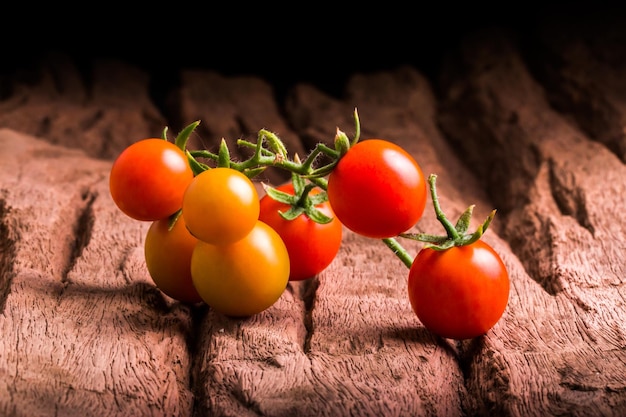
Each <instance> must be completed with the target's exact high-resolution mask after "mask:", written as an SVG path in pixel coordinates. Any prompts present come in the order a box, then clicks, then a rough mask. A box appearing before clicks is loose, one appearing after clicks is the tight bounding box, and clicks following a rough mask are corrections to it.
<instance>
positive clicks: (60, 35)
mask: <svg viewBox="0 0 626 417" xmlns="http://www.w3.org/2000/svg"><path fill="white" fill-rule="evenodd" d="M131 6H132V7H131ZM339 6H340V3H338V2H337V3H335V4H331V5H325V6H324V5H319V4H316V3H294V4H293V5H291V4H287V5H282V6H268V5H266V4H263V5H259V4H256V3H255V5H245V4H240V3H237V4H235V3H232V4H224V3H219V4H217V3H185V2H182V3H181V2H179V3H168V4H164V5H158V6H157V5H149V7H145V6H139V7H137V6H135V5H133V4H130V3H129V4H121V5H115V4H110V3H106V4H105V3H100V4H93V3H90V4H85V6H80V5H78V6H77V5H72V6H64V5H63V4H58V3H55V4H50V5H47V6H40V5H22V6H20V5H19V3H18V4H16V5H15V6H14V8H13V9H12V10H11V11H10V12H9V13H4V16H3V19H4V20H5V21H4V24H2V25H1V26H0V37H1V39H2V45H3V46H2V47H3V54H2V56H3V57H4V58H3V62H2V65H1V68H0V73H9V72H15V71H20V70H21V69H22V68H25V67H29V66H32V65H36V64H37V62H38V60H39V59H40V58H41V57H42V56H45V55H46V54H47V53H48V52H50V51H57V52H64V53H67V54H69V55H70V56H71V57H73V58H75V59H76V60H77V62H79V63H82V64H85V65H88V63H89V62H90V61H91V60H93V59H94V58H100V57H108V58H118V59H122V60H125V61H128V62H129V63H132V64H136V65H138V66H140V67H142V68H144V69H146V70H147V71H149V72H150V73H151V74H153V75H154V76H155V77H156V78H157V79H163V80H165V79H169V80H171V79H172V77H175V74H176V73H177V71H178V70H179V69H181V68H207V69H213V70H216V71H219V72H221V73H223V74H224V75H257V76H261V77H263V78H265V79H267V80H268V81H269V82H271V83H272V84H274V85H275V86H276V88H277V89H278V90H281V89H285V88H288V87H289V86H290V85H292V84H294V83H297V82H311V83H313V84H316V85H318V86H320V87H321V88H323V89H325V90H328V91H329V92H336V93H339V91H340V89H341V87H342V86H343V85H344V82H345V80H346V78H347V77H348V76H349V75H350V74H352V73H354V72H367V71H376V70H386V69H392V68H395V67H397V66H399V65H403V64H408V65H413V66H415V67H417V68H419V69H420V70H421V71H422V72H423V73H425V74H426V75H429V76H430V75H435V74H436V73H437V72H438V70H439V65H440V64H441V60H442V57H443V55H444V54H445V53H446V52H447V51H448V50H450V48H453V47H454V46H455V45H456V44H457V43H458V42H459V41H460V40H462V39H463V38H464V37H465V36H467V34H468V33H470V32H473V31H476V30H480V29H482V28H485V27H488V26H504V27H507V28H510V29H512V30H514V31H516V32H519V33H521V34H522V35H523V34H525V33H528V32H532V30H533V29H534V27H535V26H536V25H537V24H538V23H539V22H545V21H546V20H548V21H549V20H553V21H560V20H563V19H571V18H575V19H587V18H591V17H593V16H595V15H598V14H603V13H605V14H606V13H608V14H614V13H617V11H618V10H619V12H621V10H620V8H619V6H610V5H602V4H601V3H598V2H584V1H578V2H555V1H552V2H543V3H536V4H535V3H530V2H500V3H485V4H481V3H474V2H464V3H456V2H414V3H405V4H394V3H381V2H378V3H375V4H371V5H368V6H365V5H363V4H360V5H356V6H354V5H353V6H349V5H345V4H341V7H339Z"/></svg>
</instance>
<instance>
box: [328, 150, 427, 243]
mask: <svg viewBox="0 0 626 417" xmlns="http://www.w3.org/2000/svg"><path fill="white" fill-rule="evenodd" d="M426 198H427V184H426V180H425V179H424V174H423V173H422V169H421V167H420V166H419V165H418V163H417V162H416V161H415V159H414V158H413V157H412V156H411V155H410V154H409V153H408V152H406V151H405V150H404V149H403V148H401V147H400V146H398V145H396V144H394V143H392V142H389V141H386V140H382V139H368V140H364V141H362V142H358V143H357V144H356V145H354V146H353V147H351V148H350V149H349V150H348V151H347V152H346V154H345V155H343V156H342V157H341V159H340V160H339V162H338V163H337V165H336V166H335V168H334V169H333V171H332V172H331V173H330V175H329V177H328V199H329V201H330V205H331V207H332V209H333V211H334V212H335V215H336V216H337V218H338V219H339V221H340V222H341V223H343V224H344V225H345V226H346V227H347V228H348V229H350V230H352V231H353V232H355V233H357V234H360V235H363V236H367V237H371V238H381V239H383V238H389V237H393V236H397V235H399V234H400V233H403V232H406V231H407V230H408V229H410V228H411V227H413V226H414V225H415V224H416V223H417V222H418V220H419V219H420V218H421V216H422V214H423V212H424V207H425V206H426Z"/></svg>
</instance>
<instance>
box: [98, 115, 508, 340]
mask: <svg viewBox="0 0 626 417" xmlns="http://www.w3.org/2000/svg"><path fill="white" fill-rule="evenodd" d="M355 120H356V122H357V123H356V128H357V129H356V130H357V133H356V135H355V137H354V139H352V140H349V139H348V138H347V136H346V135H345V134H344V133H343V132H341V131H340V130H338V131H337V136H336V137H335V142H334V144H335V147H334V148H331V147H328V146H326V145H324V144H318V146H316V147H315V148H314V149H313V150H312V152H311V153H310V154H309V155H308V156H307V158H306V160H304V161H300V159H299V158H298V157H297V155H296V156H295V157H294V158H293V159H291V158H289V155H288V153H287V150H286V148H285V147H284V145H283V144H282V141H281V140H280V139H279V138H278V137H277V136H276V135H274V134H273V133H271V132H268V131H266V130H261V131H260V132H259V137H258V141H257V142H256V143H251V142H247V141H244V140H240V141H238V144H240V145H241V146H246V147H248V148H252V149H254V154H253V155H252V156H251V157H250V158H249V159H247V160H244V161H240V162H235V161H232V160H231V158H230V154H229V150H228V148H227V147H226V145H225V141H222V144H221V146H220V149H219V152H218V153H216V154H214V153H211V152H209V151H208V150H197V151H190V150H188V149H186V141H187V138H188V137H189V135H190V134H191V132H193V130H194V128H195V127H196V126H197V124H198V123H199V122H196V123H194V124H191V125H189V126H187V127H186V128H185V129H184V130H183V131H182V132H181V133H180V134H179V135H178V136H177V137H176V140H175V141H174V142H173V143H172V142H170V141H168V140H167V137H166V132H167V131H166V130H165V131H164V132H163V138H161V139H157V138H151V139H146V140H142V141H139V142H136V143H135V144H133V145H131V146H129V147H128V148H127V149H126V150H125V151H123V152H122V153H121V154H120V156H119V157H118V158H117V159H116V161H115V162H114V163H113V166H112V169H111V175H110V190H111V196H112V198H113V200H114V202H115V203H116V204H117V206H118V207H119V208H120V210H121V211H122V212H124V213H125V214H126V215H128V216H130V217H132V218H134V219H136V220H140V221H151V222H152V224H151V226H150V228H149V229H148V232H147V235H146V239H145V261H146V266H147V269H148V272H149V274H150V276H151V277H152V279H153V281H154V283H155V285H156V286H157V287H158V288H159V289H160V290H161V291H162V292H163V293H165V294H167V295H168V296H170V297H172V298H174V299H176V300H179V301H182V302H188V303H199V302H205V303H206V304H207V305H209V306H210V307H211V308H213V309H214V310H215V311H217V312H219V313H222V314H224V315H227V316H232V317H246V316H251V315H254V314H257V313H259V312H261V311H263V310H265V309H267V308H268V307H270V306H271V305H273V304H274V303H275V302H276V301H277V300H278V299H279V298H280V297H281V295H282V293H283V292H284V290H285V288H286V287H287V285H288V283H289V281H300V280H305V279H310V278H313V277H315V276H316V275H318V274H319V273H321V272H322V271H324V269H326V268H327V267H328V266H329V265H330V264H331V263H332V261H333V260H334V259H335V257H336V256H337V254H338V252H339V249H340V246H341V242H342V236H343V228H344V227H345V228H347V229H349V230H351V231H352V232H354V233H356V234H359V235H362V236H365V237H368V238H375V239H382V241H383V242H384V243H385V244H386V245H387V246H388V247H389V248H390V249H392V251H393V253H394V254H395V255H396V256H397V257H398V258H399V259H400V260H401V261H402V262H403V263H404V264H405V265H406V266H407V267H408V268H409V273H408V301H409V303H410V305H411V307H412V309H413V311H414V312H415V314H416V315H417V318H418V319H419V320H420V321H421V323H422V324H423V325H424V326H425V327H426V328H427V329H429V330H430V331H432V332H433V333H434V334H436V335H439V336H441V337H445V338H451V339H457V340H460V339H468V338H474V337H477V336H480V335H483V334H485V333H486V332H487V331H489V330H490V329H491V328H492V327H493V326H494V325H495V324H496V322H497V321H498V320H499V319H500V317H501V316H502V314H503V313H504V310H505V308H506V305H507V303H508V296H509V277H508V273H507V270H506V267H505V265H504V263H503V262H502V260H501V258H500V257H499V256H498V254H497V253H496V251H495V250H494V249H493V248H492V247H491V246H489V245H488V244H487V243H486V242H484V241H483V240H481V237H482V234H483V233H484V231H485V230H486V229H487V227H488V226H489V224H490V222H491V220H492V219H493V216H494V215H495V210H494V211H493V212H492V214H491V215H490V216H489V217H488V218H487V220H485V222H484V223H483V224H482V225H480V227H479V228H478V229H477V230H476V231H475V232H474V233H467V229H468V227H469V223H470V219H471V214H472V208H473V206H470V207H469V208H468V209H467V210H466V211H465V212H464V213H463V214H462V215H461V217H460V218H459V220H458V221H457V222H456V224H452V223H450V221H449V220H448V219H447V218H446V216H445V215H444V214H443V211H442V210H441V207H440V206H439V201H438V196H437V193H436V188H435V179H436V176H435V175H434V174H431V175H430V176H429V177H428V180H427V179H426V178H425V177H424V175H423V172H422V169H421V167H420V165H419V164H418V163H417V161H416V160H415V159H414V158H413V156H412V155H410V154H409V153H408V152H406V151H405V150H404V149H402V148H401V147H400V146H398V145H397V144H394V143H392V142H390V141H387V140H383V139H379V138H372V139H366V140H362V141H359V140H358V139H359V124H358V118H357V116H356V112H355ZM320 154H323V155H325V156H326V157H327V158H326V159H327V160H329V161H330V162H328V163H326V164H325V165H321V166H320V165H319V164H318V161H319V159H320V158H319V156H320ZM203 161H204V162H203ZM211 165H213V166H211ZM269 166H272V167H278V168H283V169H285V170H287V171H290V172H291V174H292V176H291V181H289V182H287V183H285V184H281V185H278V186H276V187H272V186H269V185H266V184H263V186H264V187H265V195H263V196H262V197H260V196H259V194H258V192H257V188H256V187H255V184H254V182H253V178H254V177H255V176H257V175H258V174H260V173H261V172H263V170H264V169H265V168H267V167H269ZM429 189H430V194H431V198H432V201H433V205H434V208H435V214H436V216H437V219H438V220H439V221H440V223H441V224H442V225H443V227H444V229H445V231H446V235H444V236H436V235H430V234H423V233H410V232H409V230H410V229H411V228H413V226H415V225H416V224H417V223H418V222H419V220H420V218H421V217H422V216H423V213H424V209H425V206H426V201H427V197H428V190H429ZM397 237H403V238H408V239H414V240H418V241H420V242H424V243H426V244H425V245H424V247H423V248H422V249H421V250H420V251H419V252H418V254H417V255H416V256H415V257H411V256H410V255H409V254H408V253H407V252H406V251H405V250H404V248H402V246H401V245H400V244H399V243H398V241H397V240H396V238H397Z"/></svg>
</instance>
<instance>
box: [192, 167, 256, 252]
mask: <svg viewBox="0 0 626 417" xmlns="http://www.w3.org/2000/svg"><path fill="white" fill-rule="evenodd" d="M182 208H183V216H185V221H186V223H187V228H188V229H189V231H190V232H191V234H193V235H194V236H195V237H197V238H198V239H200V240H202V241H204V242H207V243H212V244H216V245H217V244H219V245H225V244H229V243H233V242H235V241H237V240H239V239H241V238H243V237H244V236H246V235H247V234H248V233H249V232H250V230H252V228H253V227H254V225H255V224H256V222H257V220H258V219H259V194H258V193H257V191H256V188H255V187H254V184H253V183H252V181H251V180H250V179H249V178H248V177H246V176H245V175H244V174H242V173H241V172H239V171H237V170H235V169H231V168H213V169H209V170H207V171H203V172H201V173H200V174H198V175H197V176H196V177H195V178H194V179H193V181H191V183H190V184H189V186H188V187H187V190H186V191H185V195H184V197H183V206H182Z"/></svg>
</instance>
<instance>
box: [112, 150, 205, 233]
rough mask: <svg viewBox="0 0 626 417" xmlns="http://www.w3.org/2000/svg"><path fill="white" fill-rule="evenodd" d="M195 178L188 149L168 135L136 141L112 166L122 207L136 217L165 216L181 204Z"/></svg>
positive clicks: (115, 197) (114, 190) (115, 192)
mask: <svg viewBox="0 0 626 417" xmlns="http://www.w3.org/2000/svg"><path fill="white" fill-rule="evenodd" d="M192 179H193V171H192V170H191V167H190V165H189V162H188V161H187V156H186V155H185V153H184V152H183V151H182V150H181V149H180V148H178V147H177V146H176V145H174V144H173V143H171V142H168V141H166V140H164V139H156V138H151V139H144V140H141V141H139V142H135V143H133V144H132V145H130V146H129V147H127V148H126V149H124V150H123V151H122V153H121V154H120V155H119V156H118V157H117V159H116V160H115V161H114V162H113V166H112V167H111V173H110V177H109V189H110V192H111V197H112V198H113V201H114V202H115V204H116V205H117V206H118V207H119V209H120V210H121V211H122V212H124V213H125V214H126V215H128V216H129V217H131V218H133V219H135V220H142V221H155V220H160V219H164V218H166V217H168V216H170V215H171V214H173V213H175V212H176V211H177V210H179V209H180V208H181V205H182V202H183V194H184V193H185V189H186V188H187V185H189V183H190V182H191V180H192Z"/></svg>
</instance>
